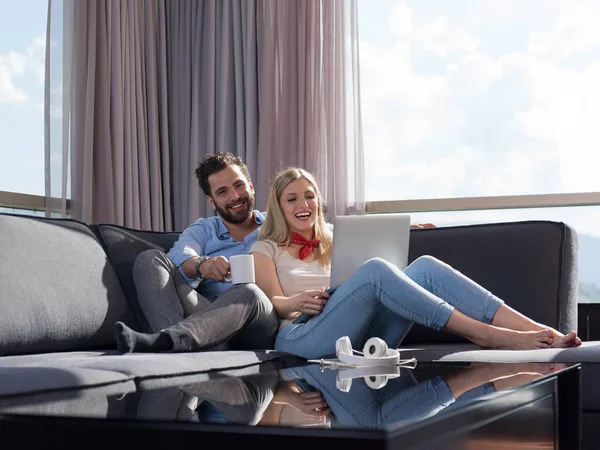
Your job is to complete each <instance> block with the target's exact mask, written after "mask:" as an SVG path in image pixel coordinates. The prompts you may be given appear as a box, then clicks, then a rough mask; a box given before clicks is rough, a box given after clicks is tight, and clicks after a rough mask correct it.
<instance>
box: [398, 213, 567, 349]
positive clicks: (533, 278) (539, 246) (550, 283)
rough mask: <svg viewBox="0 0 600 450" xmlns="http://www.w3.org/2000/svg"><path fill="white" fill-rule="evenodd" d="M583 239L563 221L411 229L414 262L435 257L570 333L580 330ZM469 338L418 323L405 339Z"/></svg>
mask: <svg viewBox="0 0 600 450" xmlns="http://www.w3.org/2000/svg"><path fill="white" fill-rule="evenodd" d="M577 246H578V241H577V233H576V231H575V230H574V229H573V228H572V227H570V226H569V225H567V224H565V223H562V222H550V221H522V222H509V223H496V224H485V225H466V226H456V227H441V228H432V229H416V230H411V234H410V251H409V262H412V261H414V260H415V259H416V258H418V257H419V256H422V255H431V256H434V257H436V258H438V259H440V260H442V261H444V262H446V263H448V264H450V265H451V266H452V267H454V268H455V269H457V270H459V271H460V272H462V273H463V274H465V275H466V276H468V277H469V278H471V279H473V280H475V281H476V282H477V283H479V284H480V285H482V286H483V287H485V288H486V289H488V290H489V291H491V292H492V293H493V294H495V295H497V296H498V297H500V298H501V299H503V300H504V301H505V302H506V304H508V305H510V306H511V307H513V308H514V309H516V310H517V311H519V312H521V313H523V314H525V315H527V316H529V317H531V318H532V319H534V320H536V321H538V322H540V323H543V324H545V325H548V326H551V327H553V328H556V329H557V330H559V331H561V332H563V333H566V332H568V331H570V330H575V329H577V284H578V264H577V251H578V247H577ZM449 342H453V343H455V342H465V340H464V339H463V338H460V337H458V336H455V335H452V334H450V333H444V332H440V333H438V332H436V331H434V330H430V329H427V328H425V327H422V326H419V325H416V324H415V325H414V326H413V328H412V329H411V330H410V332H409V333H408V335H407V336H406V338H405V339H404V340H403V342H402V344H403V345H406V344H422V343H449Z"/></svg>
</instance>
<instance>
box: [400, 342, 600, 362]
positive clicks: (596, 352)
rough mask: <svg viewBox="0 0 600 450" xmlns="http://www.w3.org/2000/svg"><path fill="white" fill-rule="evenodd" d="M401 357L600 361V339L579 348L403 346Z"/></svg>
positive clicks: (468, 359) (469, 360)
mask: <svg viewBox="0 0 600 450" xmlns="http://www.w3.org/2000/svg"><path fill="white" fill-rule="evenodd" d="M399 351H400V357H401V358H402V359H406V358H417V361H450V362H456V361H461V362H510V363H513V362H515V363H516V362H519V363H520V362H543V363H547V362H557V363H600V341H590V342H584V343H582V344H581V346H579V347H575V348H545V349H537V350H483V349H481V348H480V347H478V346H476V345H474V344H446V345H442V344H437V345H436V344H434V345H419V346H404V345H403V346H401V347H400V348H399Z"/></svg>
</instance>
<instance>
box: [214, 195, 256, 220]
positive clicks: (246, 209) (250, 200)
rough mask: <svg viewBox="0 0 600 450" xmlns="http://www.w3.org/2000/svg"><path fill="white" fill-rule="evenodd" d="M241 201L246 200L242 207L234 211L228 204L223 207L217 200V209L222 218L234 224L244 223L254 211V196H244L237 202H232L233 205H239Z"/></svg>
mask: <svg viewBox="0 0 600 450" xmlns="http://www.w3.org/2000/svg"><path fill="white" fill-rule="evenodd" d="M239 202H244V204H243V205H242V207H241V208H240V209H237V210H234V211H231V209H230V208H229V207H228V206H226V207H225V208H221V207H220V206H219V205H217V202H215V210H216V211H217V213H219V215H220V216H221V219H223V220H224V221H225V222H229V223H232V224H234V225H239V224H242V223H244V222H245V221H246V220H248V219H249V218H250V217H252V212H253V210H254V197H253V196H247V197H242V198H240V199H239V200H238V201H236V202H235V203H231V205H237V204H238V203H239Z"/></svg>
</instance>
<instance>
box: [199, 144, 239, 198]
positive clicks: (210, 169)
mask: <svg viewBox="0 0 600 450" xmlns="http://www.w3.org/2000/svg"><path fill="white" fill-rule="evenodd" d="M229 166H239V168H240V170H241V171H242V173H243V174H244V176H245V177H246V179H247V180H248V181H250V174H249V173H248V167H246V164H244V163H243V162H242V160H241V158H240V157H239V156H237V155H234V154H233V153H230V152H226V153H208V154H206V155H204V158H202V161H200V162H199V163H198V167H197V168H196V178H198V184H199V185H200V187H201V188H202V190H203V191H204V194H206V195H210V196H211V197H212V192H211V191H210V184H209V183H208V177H209V176H211V175H212V174H213V173H217V172H220V171H221V170H223V169H226V168H227V167H229Z"/></svg>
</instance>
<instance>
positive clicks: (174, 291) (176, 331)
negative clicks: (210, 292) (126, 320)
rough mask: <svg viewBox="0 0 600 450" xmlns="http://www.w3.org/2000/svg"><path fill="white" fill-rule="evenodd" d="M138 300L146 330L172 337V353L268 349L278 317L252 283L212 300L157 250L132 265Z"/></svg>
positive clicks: (234, 287) (276, 326)
mask: <svg viewBox="0 0 600 450" xmlns="http://www.w3.org/2000/svg"><path fill="white" fill-rule="evenodd" d="M133 281H134V284H135V288H136V291H137V296H138V301H139V303H140V306H141V308H142V310H143V311H144V315H145V316H146V319H147V320H148V323H149V326H150V329H149V330H146V331H148V332H151V333H156V332H159V331H162V332H164V333H168V334H169V335H170V336H171V338H172V339H173V343H174V346H173V351H176V352H185V351H198V350H208V349H212V348H214V347H217V346H218V345H220V344H223V343H225V342H229V344H230V348H233V349H238V350H246V349H255V350H258V349H272V348H273V346H274V340H275V336H276V334H277V330H278V328H279V319H278V318H277V314H276V313H275V311H274V309H273V305H272V304H271V301H270V300H269V299H268V298H267V296H266V295H265V294H264V293H263V292H262V291H261V290H260V289H259V288H258V286H256V285H255V284H251V283H248V284H241V285H235V286H232V287H231V288H230V289H228V290H227V291H225V292H224V293H223V294H221V295H220V296H219V297H218V298H217V299H216V300H215V301H213V302H211V301H209V300H207V299H205V298H204V297H203V296H202V295H200V294H199V293H198V292H196V291H195V290H194V289H192V288H191V287H190V285H189V284H188V283H187V281H185V278H184V277H183V275H181V273H180V272H179V270H178V269H177V267H175V265H174V264H173V262H172V261H171V259H170V258H169V257H168V256H167V255H166V254H165V253H164V252H162V251H160V250H146V251H144V252H142V253H140V254H139V255H138V257H137V259H136V261H135V264H134V266H133Z"/></svg>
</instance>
